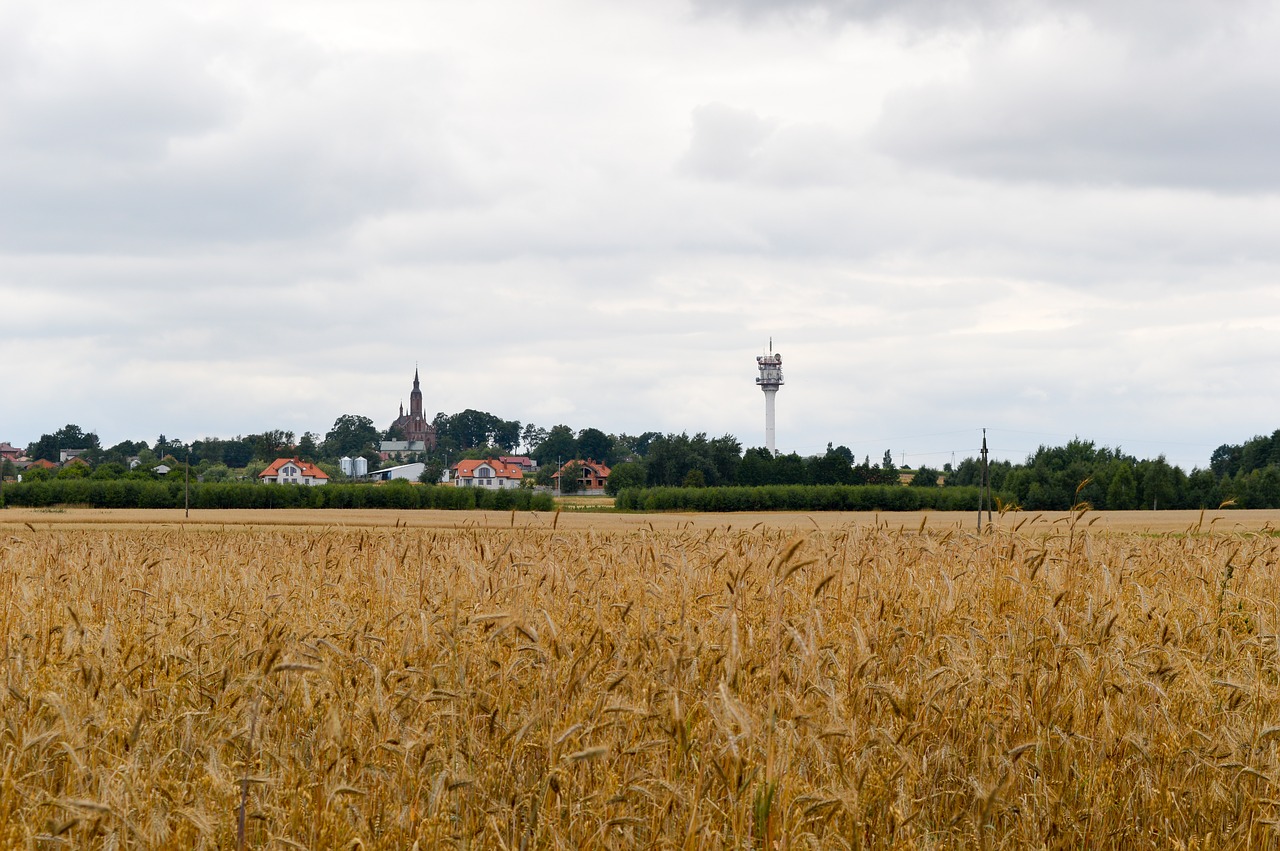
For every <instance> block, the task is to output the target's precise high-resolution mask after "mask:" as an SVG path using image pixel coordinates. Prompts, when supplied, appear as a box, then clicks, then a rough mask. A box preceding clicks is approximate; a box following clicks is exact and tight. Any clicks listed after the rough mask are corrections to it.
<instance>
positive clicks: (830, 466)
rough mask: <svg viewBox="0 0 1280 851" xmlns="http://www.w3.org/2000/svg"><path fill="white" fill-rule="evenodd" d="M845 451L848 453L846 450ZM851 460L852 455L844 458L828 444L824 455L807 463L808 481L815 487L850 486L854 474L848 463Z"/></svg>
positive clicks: (843, 455)
mask: <svg viewBox="0 0 1280 851" xmlns="http://www.w3.org/2000/svg"><path fill="white" fill-rule="evenodd" d="M841 448H844V447H841ZM845 451H846V452H848V450H847V449H846V450H845ZM851 458H852V453H850V454H849V456H848V457H846V455H845V454H844V453H843V452H839V451H837V450H836V449H834V448H832V446H831V444H830V443H828V444H827V452H826V454H825V455H822V456H820V457H817V458H813V459H811V460H810V461H809V480H810V481H811V482H813V483H814V484H815V485H848V484H852V483H853V478H854V473H853V466H852V465H851V464H850V463H849V462H850V460H851Z"/></svg>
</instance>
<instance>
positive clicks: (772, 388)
mask: <svg viewBox="0 0 1280 851" xmlns="http://www.w3.org/2000/svg"><path fill="white" fill-rule="evenodd" d="M756 366H758V367H760V377H759V378H757V379H756V384H757V385H758V386H759V387H760V389H761V390H763V391H764V445H765V447H766V448H767V449H768V450H769V454H770V455H773V454H774V453H775V449H774V447H773V398H774V397H775V396H777V395H778V388H779V387H781V386H782V385H783V381H782V355H780V354H776V353H775V352H774V351H773V338H772V337H770V338H769V354H767V355H758V356H757V357H756Z"/></svg>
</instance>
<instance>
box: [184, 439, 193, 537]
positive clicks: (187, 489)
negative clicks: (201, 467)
mask: <svg viewBox="0 0 1280 851" xmlns="http://www.w3.org/2000/svg"><path fill="white" fill-rule="evenodd" d="M182 503H183V510H184V511H186V516H187V518H188V519H190V517H191V444H190V443H188V444H187V480H186V484H185V486H184V487H183V489H182Z"/></svg>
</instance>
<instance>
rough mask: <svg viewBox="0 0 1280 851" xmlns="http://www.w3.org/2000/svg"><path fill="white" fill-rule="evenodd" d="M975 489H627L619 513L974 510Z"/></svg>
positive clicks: (773, 487) (836, 487)
mask: <svg viewBox="0 0 1280 851" xmlns="http://www.w3.org/2000/svg"><path fill="white" fill-rule="evenodd" d="M978 495H979V489H978V488H976V487H971V488H905V487H901V486H899V485H766V486H764V487H754V488H752V487H728V488H627V489H624V490H623V491H622V492H621V493H619V494H618V496H617V500H616V502H615V503H614V505H615V506H616V507H617V508H619V509H622V510H624V511H920V510H922V509H932V510H935V511H976V510H977V508H978Z"/></svg>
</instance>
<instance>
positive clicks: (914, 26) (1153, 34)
mask: <svg viewBox="0 0 1280 851" xmlns="http://www.w3.org/2000/svg"><path fill="white" fill-rule="evenodd" d="M691 2H692V5H693V8H694V9H695V11H697V12H698V13H701V14H703V15H708V16H714V15H731V16H735V17H737V18H739V19H741V20H744V21H747V22H750V23H753V24H761V23H764V24H767V23H769V22H771V21H773V20H776V19H783V20H792V21H816V22H818V23H821V24H826V25H829V26H841V25H870V26H880V25H884V26H895V27H898V28H901V29H904V30H909V31H917V32H923V33H933V32H939V31H944V30H955V29H982V30H990V31H996V32H999V31H1005V30H1009V29H1013V28H1017V27H1020V26H1024V25H1027V24H1032V23H1036V22H1044V21H1046V20H1048V21H1052V20H1061V19H1065V18H1079V19H1084V20H1089V21H1093V22H1095V23H1096V24H1097V25H1098V26H1100V27H1104V28H1119V29H1123V30H1127V31H1129V32H1131V33H1133V34H1134V35H1137V36H1140V37H1141V38H1143V39H1150V40H1153V41H1156V42H1167V41H1169V40H1184V39H1192V40H1202V39H1204V38H1205V37H1207V36H1209V35H1210V34H1212V33H1215V32H1218V31H1221V30H1223V29H1231V28H1235V27H1240V26H1249V25H1250V24H1251V23H1252V22H1255V21H1256V20H1257V18H1258V17H1259V16H1262V15H1266V14H1268V8H1269V7H1268V4H1267V2H1266V0H1241V2H1238V3H1230V4H1224V3H1221V2H1218V0H1180V2H1177V3H1169V2H1167V0H1126V2H1115V0H691Z"/></svg>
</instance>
